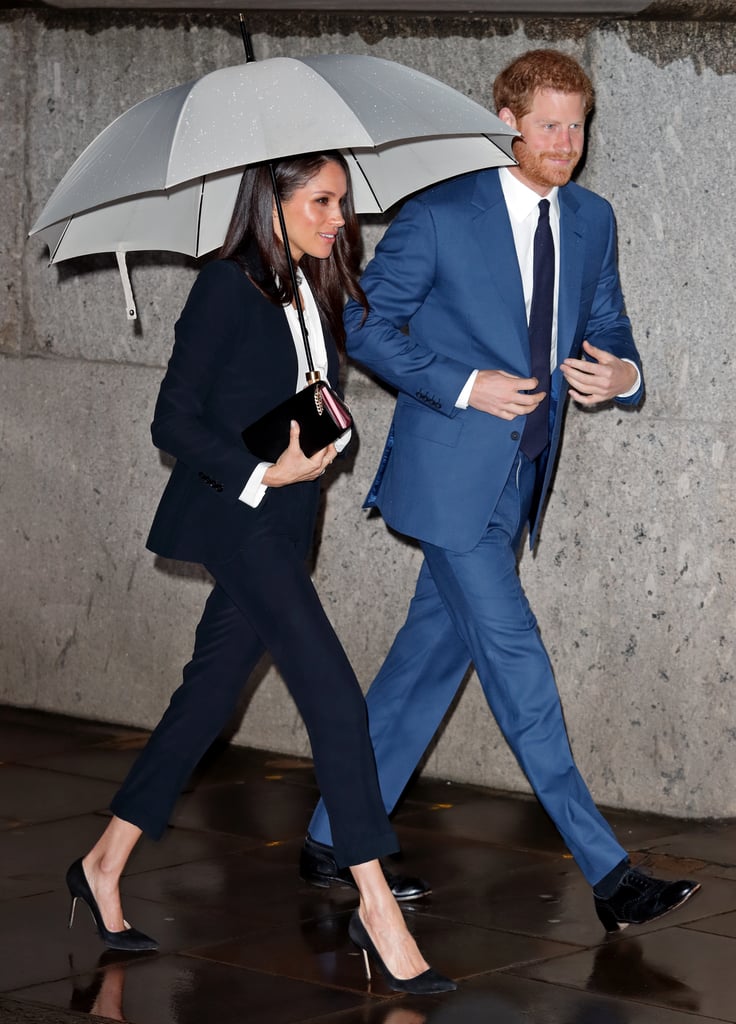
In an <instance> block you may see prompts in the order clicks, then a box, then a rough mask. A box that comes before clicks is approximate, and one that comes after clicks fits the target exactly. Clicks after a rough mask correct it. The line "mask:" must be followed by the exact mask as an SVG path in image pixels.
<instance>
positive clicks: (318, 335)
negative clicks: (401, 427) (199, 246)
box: [239, 274, 351, 508]
mask: <svg viewBox="0 0 736 1024" xmlns="http://www.w3.org/2000/svg"><path fill="white" fill-rule="evenodd" d="M298 281H299V292H300V294H301V297H302V302H303V308H302V313H303V315H304V323H305V325H306V328H307V333H308V335H309V348H310V351H311V353H312V359H313V361H314V368H315V370H319V372H320V375H321V377H322V379H323V380H327V349H326V348H325V336H324V331H323V330H322V321H321V320H320V316H319V310H318V309H317V303H316V301H315V298H314V295H313V294H312V290H311V288H310V287H309V284H308V282H307V279H306V278H305V276H304V275H303V274H299V275H298ZM283 310H284V314H285V316H286V321H287V323H288V325H289V329H290V330H291V336H292V338H293V341H294V348H295V349H296V356H297V375H296V381H295V384H294V394H296V393H297V392H298V391H302V390H303V389H304V388H305V387H306V386H307V377H306V375H307V372H308V370H309V366H308V364H307V353H306V351H305V349H304V341H303V339H302V332H301V328H300V326H299V316H298V314H297V311H296V307H294V306H292V305H291V303H289V304H288V305H286V306H284V307H283ZM350 437H351V431H350V430H346V431H345V433H344V434H342V435H341V436H340V437H339V438H338V439H337V441H336V442H335V448H337V450H338V451H339V452H341V451H342V450H343V449H344V448H345V447H346V446H347V445H348V444H349V442H350ZM269 466H273V462H259V463H258V465H257V466H256V468H255V469H254V470H253V472H252V473H251V475H250V477H249V478H248V481H247V483H246V485H245V487H244V488H243V490H242V491H241V493H240V495H239V498H240V501H243V502H245V504H246V505H250V506H251V507H252V508H257V507H258V505H260V503H261V502H262V501H263V497H264V495H265V493H266V491H267V490H268V487H267V486H266V484H264V483H263V477H264V476H265V473H266V470H267V469H268V468H269Z"/></svg>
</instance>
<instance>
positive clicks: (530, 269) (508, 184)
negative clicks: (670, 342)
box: [455, 167, 641, 409]
mask: <svg viewBox="0 0 736 1024" xmlns="http://www.w3.org/2000/svg"><path fill="white" fill-rule="evenodd" d="M498 176H499V181H500V183H501V189H502V191H503V197H504V200H505V201H506V209H507V210H508V214H509V220H510V221H511V230H512V232H513V235H514V246H515V248H516V258H517V260H518V261H519V272H520V273H521V284H522V288H523V290H524V305H525V307H526V322H527V324H528V323H529V314H530V312H531V306H532V288H533V284H534V235H535V233H536V230H537V223H538V221H539V202H540V199H542V198H544V199H548V200H549V224H550V228H551V230H552V239H553V241H554V244H555V289H554V307H553V314H552V342H551V347H550V373H553V372H554V370H555V369H556V367H557V308H558V299H559V292H560V200H559V196H558V192H559V189H558V188H557V186H555V187H554V188H553V189H551V190H550V191H549V192H548V193H547V195H546V196H540V195H538V193H536V192H535V191H534V190H533V189H531V188H529V186H528V185H525V184H524V183H523V182H522V181H519V179H518V178H516V177H515V176H514V175H513V174H512V173H511V172H510V171H509V169H508V167H500V168H499V170H498ZM624 361H625V362H627V363H631V365H632V366H633V367H634V369H635V370H636V382H635V384H634V386H633V387H632V388H630V389H629V390H628V391H626V392H624V394H622V395H618V396H617V397H618V398H628V397H629V396H630V395H634V394H636V392H637V391H638V390H639V386H640V384H641V376H640V374H639V368H638V367H637V366H636V363H632V362H631V360H630V359H626V360H624ZM477 375H478V370H474V371H473V373H472V374H471V375H470V377H469V378H468V380H467V382H466V384H465V387H464V388H463V390H462V391H461V392H460V396H459V397H458V400H457V402H456V403H455V404H456V405H457V406H458V407H459V408H461V409H467V407H468V402H469V400H470V392H471V391H472V390H473V384H474V383H475V378H476V377H477Z"/></svg>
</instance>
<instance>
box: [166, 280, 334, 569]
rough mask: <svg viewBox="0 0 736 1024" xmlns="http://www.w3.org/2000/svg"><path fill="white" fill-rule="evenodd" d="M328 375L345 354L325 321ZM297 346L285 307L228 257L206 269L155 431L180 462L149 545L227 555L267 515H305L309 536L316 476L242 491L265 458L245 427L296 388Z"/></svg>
mask: <svg viewBox="0 0 736 1024" xmlns="http://www.w3.org/2000/svg"><path fill="white" fill-rule="evenodd" d="M323 327H324V332H325V344H326V347H327V353H328V363H329V373H328V376H329V378H330V382H331V383H332V384H333V386H335V385H336V382H337V376H338V355H337V350H336V348H335V344H334V341H333V339H332V337H331V336H330V334H329V331H328V329H327V327H326V325H324V324H323ZM297 372H298V371H297V355H296V351H295V349H294V342H293V338H292V335H291V331H290V329H289V326H288V324H287V321H286V316H285V314H284V311H283V309H281V308H279V307H278V306H275V305H274V304H273V303H271V302H269V300H268V299H266V298H265V297H264V296H263V295H262V294H261V292H259V291H258V289H257V288H256V287H255V285H253V284H252V283H251V281H250V280H249V278H248V277H246V275H245V273H244V272H243V270H242V269H241V268H240V267H239V266H238V264H236V263H235V262H233V261H231V260H215V261H214V262H212V263H210V264H208V265H207V266H206V267H204V269H203V270H202V271H201V273H200V274H199V276H198V277H197V280H196V281H195V283H194V286H193V287H192V290H191V292H190V294H189V298H188V299H187V302H186V305H185V307H184V309H183V311H182V314H181V317H180V318H179V320H178V321H177V324H176V328H175V342H174V348H173V351H172V354H171V358H170V360H169V365H168V369H167V371H166V375H165V377H164V379H163V381H162V383H161V390H160V392H159V396H158V401H157V403H156V410H155V413H154V418H153V423H152V424H151V434H152V437H153V443H154V444H155V445H156V447H157V448H161V449H162V450H163V451H166V452H168V453H169V454H171V455H173V456H175V458H176V460H177V462H176V465H175V467H174V469H173V471H172V473H171V477H170V479H169V482H168V484H167V485H166V488H165V490H164V493H163V495H162V497H161V501H160V503H159V506H158V510H157V512H156V515H155V517H154V520H153V524H152V526H151V532H150V534H149V537H148V541H147V544H146V546H147V547H148V548H150V550H152V551H155V552H156V553H157V554H159V555H163V556H164V557H166V558H178V559H183V560H185V561H190V562H208V561H217V560H218V559H220V560H221V559H223V558H227V557H228V556H229V555H230V554H231V553H232V551H233V550H234V549H236V548H237V546H238V545H239V544H241V543H243V540H244V538H246V537H247V536H248V534H249V533H250V532H252V531H253V530H254V529H260V528H262V527H263V524H264V519H268V518H269V517H270V518H273V517H276V518H280V519H281V520H284V519H286V520H289V519H290V520H292V521H293V522H295V523H297V524H299V523H300V524H302V525H301V528H300V529H301V532H302V535H305V531H306V534H308V536H309V537H311V532H312V529H313V522H314V516H315V515H316V509H317V504H318V501H319V482H318V481H310V482H308V483H300V484H292V485H290V486H289V487H282V488H273V489H270V490H269V491H267V493H266V496H265V498H264V500H263V501H262V502H261V504H260V505H259V506H258V508H255V509H253V508H251V507H250V506H248V505H246V504H245V503H244V502H242V501H240V500H239V495H240V494H241V492H242V490H243V488H244V486H245V484H246V482H247V480H248V478H249V477H250V475H251V473H252V472H253V470H254V469H255V467H256V466H257V465H258V463H259V462H260V461H261V460H260V459H258V458H257V457H256V456H255V455H253V454H252V453H251V452H250V451H249V450H248V449H247V448H246V447H245V445H244V443H243V440H242V438H241V431H242V430H243V428H244V427H246V426H248V425H249V424H250V423H253V422H254V421H255V420H257V419H258V418H259V417H260V416H262V415H263V414H264V413H265V412H267V411H268V410H269V409H271V408H273V406H274V405H277V404H278V403H279V402H282V401H284V399H286V398H288V397H289V396H290V395H293V394H294V391H295V385H296V377H297Z"/></svg>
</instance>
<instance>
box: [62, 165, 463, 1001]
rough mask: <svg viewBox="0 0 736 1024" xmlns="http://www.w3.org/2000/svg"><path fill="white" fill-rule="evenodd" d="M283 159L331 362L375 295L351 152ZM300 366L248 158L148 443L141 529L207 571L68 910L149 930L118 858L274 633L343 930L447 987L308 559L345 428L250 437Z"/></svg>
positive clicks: (146, 942) (74, 882)
mask: <svg viewBox="0 0 736 1024" xmlns="http://www.w3.org/2000/svg"><path fill="white" fill-rule="evenodd" d="M275 173H276V182H277V187H278V191H279V195H280V197H281V200H282V205H283V213H284V218H285V225H286V232H287V235H288V238H289V243H290V250H291V255H292V259H293V261H294V263H295V264H297V265H298V268H299V273H300V275H301V278H302V281H301V285H300V289H299V291H300V297H299V301H301V303H302V306H303V311H304V316H305V319H306V322H307V326H308V329H309V338H310V346H311V348H312V353H313V357H314V362H315V365H316V368H317V369H320V370H321V371H322V374H323V376H326V377H328V378H329V379H331V380H332V381H335V380H336V378H337V372H338V354H337V349H336V346H335V341H334V340H333V339H336V340H337V342H342V341H343V338H344V330H343V325H342V316H341V313H342V303H343V300H344V294H345V292H347V293H348V294H349V295H350V296H352V297H353V298H355V299H357V300H358V301H360V302H363V303H365V297H364V296H363V294H362V291H361V289H360V287H359V285H358V283H357V273H358V257H357V252H358V240H359V228H358V223H357V218H356V216H355V212H354V209H353V206H352V198H351V194H350V190H349V177H348V169H347V165H346V164H345V162H344V160H343V158H342V157H341V156H340V155H339V154H337V153H321V154H310V155H307V156H300V157H294V158H289V159H286V160H282V161H280V162H278V163H277V164H276V165H275ZM305 370H306V357H305V355H304V346H303V343H302V341H301V337H300V335H299V330H298V325H297V323H296V314H295V296H294V295H293V293H292V288H291V286H290V284H289V275H288V272H287V264H286V259H285V252H284V246H283V243H282V240H281V231H280V228H279V222H278V219H277V217H276V212H275V204H274V199H273V191H272V183H271V178H270V173H269V170H268V167H267V166H262V165H261V166H256V167H252V168H248V169H247V170H246V171H245V173H244V175H243V181H242V183H241V187H240V191H239V194H238V198H237V201H236V204H235V210H234V213H233V217H232V220H231V223H230V228H229V230H228V234H227V237H226V239H225V243H224V246H223V248H222V250H221V253H220V259H218V260H216V261H214V262H212V263H210V264H209V265H208V266H206V267H205V268H204V269H203V270H202V272H201V273H200V275H199V277H198V278H197V281H196V282H195V284H194V287H193V288H192V291H191V294H190V296H189V299H188V300H187V303H186V306H185V308H184V310H183V312H182V315H181V317H180V319H179V321H178V323H177V325H176V340H175V344H174V349H173V352H172V356H171V359H170V361H169V366H168V370H167V372H166V376H165V377H164V380H163V382H162V385H161V391H160V394H159V398H158V402H157V405H156V411H155V414H154V420H153V424H152V435H153V440H154V443H155V444H156V446H157V447H159V448H161V449H163V450H164V451H166V452H169V453H171V454H172V455H174V456H176V459H177V463H176V466H175V467H174V470H173V472H172V474H171V477H170V480H169V482H168V484H167V487H166V489H165V491H164V494H163V497H162V499H161V502H160V505H159V508H158V511H157V513H156V516H155V519H154V522H153V526H152V528H151V533H150V536H149V539H148V547H149V548H150V549H151V550H153V551H155V552H156V553H157V554H159V555H163V556H164V557H167V558H176V559H184V560H186V561H196V562H201V563H203V564H204V565H205V567H206V568H207V570H208V571H209V573H210V574H211V575H212V577H213V578H214V580H215V586H214V589H213V591H212V593H211V595H210V597H209V598H208V600H207V603H206V605H205V609H204V613H203V615H202V619H201V620H200V623H199V626H198V627H197V632H196V638H195V647H194V654H193V656H192V660H191V661H190V662H189V664H188V665H187V666H186V667H185V669H184V679H183V683H182V685H181V686H180V687H179V689H178V690H177V691H176V692H175V693H174V695H173V697H172V699H171V703H170V705H169V708H168V709H167V711H166V713H165V715H164V717H163V718H162V720H161V722H160V723H159V725H158V726H157V728H156V730H155V731H154V732H153V734H152V736H151V738H150V740H149V742H148V744H147V746H146V747H145V749H144V750H143V751H142V752H141V755H140V756H139V758H138V760H137V761H136V763H135V764H134V766H133V768H132V769H131V771H130V773H129V775H128V777H127V779H126V780H125V782H124V783H123V786H122V788H121V789H120V790H119V792H118V793H117V794H116V796H115V798H114V800H113V802H112V805H111V809H112V811H113V817H112V819H111V821H110V823H109V825H108V827H107V828H106V829H105V831H104V833H103V835H102V836H101V837H100V839H99V841H98V842H97V843H96V845H95V846H94V847H93V848H92V850H90V852H89V853H88V854H87V855H86V857H84V858H82V859H80V860H78V861H76V862H75V863H74V864H73V865H72V866H71V868H70V869H69V872H68V873H67V883H68V885H69V890H70V893H71V895H72V915H73V912H74V906H75V904H76V900H77V899H81V900H83V901H84V902H85V903H86V904H87V905H88V907H89V909H90V910H91V912H92V914H93V917H94V919H95V922H96V924H97V928H98V930H99V932H100V935H101V937H102V938H103V940H104V941H105V942H106V943H107V944H108V945H109V946H112V947H113V948H118V949H127V950H143V949H155V948H156V945H157V944H156V942H155V940H153V939H150V938H149V937H148V936H146V935H143V933H141V932H139V931H137V930H136V929H134V928H131V927H130V926H129V925H128V924H127V922H126V921H125V920H124V918H123V912H122V907H121V902H120V893H119V881H120V876H121V874H122V871H123V869H124V867H125V864H126V862H127V860H128V857H129V856H130V853H131V851H132V849H133V847H134V846H135V843H136V842H137V841H138V839H139V837H140V836H141V834H142V833H143V832H145V833H146V834H148V835H149V836H151V837H153V838H157V837H159V836H160V835H161V833H162V832H163V830H164V828H165V827H166V822H167V820H168V818H169V815H170V812H171V809H172V807H173V804H174V802H175V800H176V798H177V796H178V794H179V792H180V791H181V789H182V787H183V786H184V784H185V783H186V781H187V779H188V778H189V776H190V774H191V772H192V770H193V768H194V767H195V765H196V764H197V762H198V761H199V759H200V758H201V756H202V755H203V754H204V752H205V751H206V750H207V748H208V747H209V745H210V744H211V743H212V741H213V740H214V739H215V738H216V736H217V735H218V734H219V733H220V732H221V730H222V729H223V727H224V726H225V724H226V723H227V722H228V720H229V719H230V717H231V715H232V713H233V711H234V709H235V707H236V705H237V701H238V697H239V695H240V693H241V691H242V688H243V686H244V684H245V682H246V680H247V678H248V676H249V674H250V672H251V671H252V670H253V669H254V667H255V665H256V664H257V662H258V661H259V659H260V657H261V655H262V654H263V652H264V650H268V651H269V653H270V654H271V656H272V658H273V660H274V662H275V664H276V665H277V667H278V668H279V670H280V672H281V675H282V677H283V678H284V680H285V682H286V685H287V686H288V688H289V691H290V693H291V695H292V697H293V698H294V701H295V702H296V704H297V707H298V708H299V711H300V713H301V715H302V717H303V719H304V722H305V725H306V727H307V731H308V733H309V737H310V742H311V745H312V753H313V757H314V765H315V771H316V774H317V779H318V782H319V786H320V789H321V791H322V793H323V796H324V798H325V803H326V805H327V809H328V813H329V816H330V819H331V822H332V827H333V836H334V844H335V853H336V856H337V858H338V859H339V860H340V862H341V864H343V865H345V864H347V865H350V867H351V871H352V873H353V876H354V878H355V881H356V884H357V887H358V890H359V892H360V905H359V909H358V910H357V911H356V912H355V914H354V915H353V919H352V920H351V922H350V935H351V938H353V940H354V941H355V942H356V944H357V945H358V946H360V947H361V948H362V949H363V952H364V956H365V959H366V968H367V966H368V953H370V954H371V956H372V957H373V958H374V959H375V960H376V961H377V963H378V965H379V967H380V968H381V969H382V971H383V972H384V974H385V975H386V978H387V979H388V981H389V984H390V985H391V986H392V987H393V988H394V989H396V990H397V991H408V992H439V991H446V990H449V989H452V988H455V985H454V983H453V982H452V981H450V980H449V979H447V978H444V977H443V976H442V975H440V974H438V973H437V972H436V971H434V970H432V969H431V968H429V967H428V966H427V964H426V962H425V961H424V959H423V958H422V956H421V953H420V952H419V950H418V949H417V947H416V944H415V942H414V940H413V938H412V937H411V935H410V934H409V932H408V930H407V928H406V925H405V923H404V920H403V917H402V916H401V913H400V911H399V908H398V905H397V904H396V902H395V900H394V898H393V896H392V895H391V893H390V890H389V888H388V886H387V884H386V881H385V878H384V876H383V872H382V869H381V866H380V863H379V861H378V858H379V857H381V856H383V855H384V854H388V853H391V852H393V851H395V850H396V849H397V848H398V843H397V840H396V837H395V834H394V832H393V830H392V828H391V826H390V824H389V822H388V819H387V817H386V814H385V811H384V807H383V802H382V800H381V796H380V792H379V788H378V782H377V777H376V770H375V764H374V761H373V751H372V748H371V745H370V739H369V736H368V729H367V722H366V713H365V705H364V702H363V696H362V693H361V691H360V687H359V686H358V683H357V680H356V679H355V676H354V674H353V671H352V669H351V667H350V664H349V662H348V660H347V657H346V655H345V653H344V651H343V649H342V647H341V645H340V643H339V641H338V639H337V637H336V636H335V633H334V631H333V630H332V627H331V626H330V623H329V621H328V619H327V617H326V615H325V613H324V610H323V609H322V605H321V603H320V601H319V598H318V596H317V594H316V591H315V590H314V587H313V585H312V583H311V580H310V578H309V574H308V572H307V569H306V566H305V559H306V557H307V554H308V551H309V548H310V544H311V540H312V534H313V530H314V524H315V517H316V513H317V506H318V501H319V489H320V488H319V483H318V480H319V477H320V476H321V475H322V474H323V473H324V471H325V469H326V467H327V466H328V465H329V464H330V463H331V462H332V460H333V459H334V458H335V455H336V453H337V452H336V447H335V445H329V446H328V447H327V448H325V449H323V450H321V451H318V452H316V453H315V454H314V455H313V456H312V457H311V458H307V457H306V456H305V455H304V454H303V452H302V450H301V448H300V447H299V427H298V424H296V423H293V424H292V427H291V433H290V439H289V444H288V447H287V448H286V449H285V451H284V452H283V453H282V454H281V455H280V457H279V458H278V459H277V461H276V462H275V463H273V464H271V463H265V462H262V461H261V460H259V459H258V458H257V456H255V455H254V454H252V453H251V452H250V451H248V450H247V448H246V447H245V446H244V444H243V441H242V439H241V432H242V430H243V428H244V427H245V426H247V425H248V424H250V423H252V422H255V420H257V419H258V418H259V417H260V416H262V415H263V414H264V413H265V412H267V411H268V410H269V409H270V408H272V407H273V406H275V405H277V404H278V403H279V402H281V401H284V400H285V399H286V398H288V397H289V395H292V394H294V392H295V391H296V390H299V388H301V387H303V386H304V382H305V373H304V371H305ZM340 440H344V439H343V438H341V439H340ZM70 924H71V920H70Z"/></svg>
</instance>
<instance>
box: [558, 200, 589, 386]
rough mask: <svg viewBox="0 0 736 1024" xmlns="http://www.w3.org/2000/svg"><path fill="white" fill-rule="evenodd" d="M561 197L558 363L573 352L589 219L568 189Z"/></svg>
mask: <svg viewBox="0 0 736 1024" xmlns="http://www.w3.org/2000/svg"><path fill="white" fill-rule="evenodd" d="M558 196H559V200H560V290H559V296H558V305H557V365H558V366H559V364H560V363H561V362H562V360H563V359H565V358H567V356H569V355H574V356H575V357H577V355H578V353H577V352H573V351H572V349H573V345H574V344H575V331H576V328H577V322H578V311H579V309H580V289H581V286H582V278H583V266H584V262H585V222H584V221H583V219H582V217H579V216H578V210H579V203H578V201H577V200H576V199H575V198H574V197H573V196H572V195H571V194H570V192H569V191H568V190H567V189H566V188H561V189H560V191H559V192H558Z"/></svg>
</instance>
